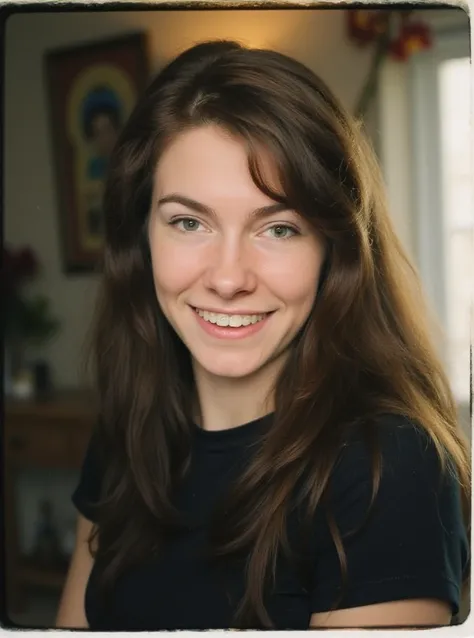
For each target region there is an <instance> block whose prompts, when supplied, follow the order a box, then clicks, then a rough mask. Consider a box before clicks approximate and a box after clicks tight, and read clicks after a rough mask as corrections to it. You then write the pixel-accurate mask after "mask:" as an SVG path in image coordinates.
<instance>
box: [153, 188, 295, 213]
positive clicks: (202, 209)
mask: <svg viewBox="0 0 474 638" xmlns="http://www.w3.org/2000/svg"><path fill="white" fill-rule="evenodd" d="M169 203H175V204H181V205H182V206H185V207H186V208H189V209H191V210H193V211H195V212H196V213H201V214H202V215H209V216H211V217H216V212H215V210H214V209H212V208H211V207H210V206H206V205H205V204H202V203H201V202H197V201H196V200H194V199H191V198H190V197H186V196H185V195H178V194H176V193H173V194H172V195H166V197H162V198H161V199H159V200H158V206H162V205H163V204H169ZM287 210H289V207H288V205H287V204H284V203H280V202H277V203H275V204H269V205H268V206H261V207H260V208H256V209H255V210H253V211H252V212H251V213H250V215H249V217H252V218H253V217H256V218H258V217H267V216H268V215H273V214H275V213H281V212H282V211H287Z"/></svg>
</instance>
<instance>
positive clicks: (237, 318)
mask: <svg viewBox="0 0 474 638" xmlns="http://www.w3.org/2000/svg"><path fill="white" fill-rule="evenodd" d="M194 310H195V311H196V313H197V314H198V315H199V316H200V317H201V318H202V319H204V321H207V322H208V323H212V324H214V325H216V326H221V327H223V328H225V327H231V328H240V327H242V326H250V325H252V324H255V323H258V322H259V321H263V320H264V319H265V318H266V317H267V316H268V313H263V314H258V315H227V314H223V313H215V312H208V311H207V310H201V309H199V308H194Z"/></svg>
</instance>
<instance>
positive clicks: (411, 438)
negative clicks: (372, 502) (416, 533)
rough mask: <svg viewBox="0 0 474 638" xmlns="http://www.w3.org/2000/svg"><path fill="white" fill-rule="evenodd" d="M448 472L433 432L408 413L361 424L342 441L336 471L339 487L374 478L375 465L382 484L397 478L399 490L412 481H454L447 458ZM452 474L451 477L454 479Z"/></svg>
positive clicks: (334, 476) (412, 482) (378, 418)
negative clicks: (431, 434)
mask: <svg viewBox="0 0 474 638" xmlns="http://www.w3.org/2000/svg"><path fill="white" fill-rule="evenodd" d="M446 461H448V462H447V464H446V471H443V465H442V461H441V457H440V455H439V452H438V450H437V448H436V446H435V443H434V441H433V439H432V437H431V436H430V434H429V433H428V432H427V431H426V430H425V429H424V428H423V427H422V426H421V425H419V424H417V423H414V422H413V421H411V420H410V419H408V418H407V417H405V416H402V415H397V414H383V415H381V416H379V417H377V418H375V419H372V420H371V421H370V422H367V423H359V424H358V425H357V426H355V427H354V428H353V429H352V431H350V432H349V433H348V434H347V435H346V438H345V440H344V442H343V444H342V448H341V452H340V455H339V459H338V462H337V463H336V466H335V468H334V472H333V482H334V483H335V486H337V485H340V486H341V487H344V485H345V483H347V481H351V482H353V481H354V480H355V479H359V480H366V479H368V478H369V477H370V479H371V480H372V476H373V472H374V468H375V467H378V468H379V471H380V486H381V487H382V486H388V485H390V484H391V483H393V482H394V481H395V482H396V485H397V486H398V488H399V489H401V488H402V487H403V484H404V483H406V482H409V484H410V486H412V487H413V486H414V485H415V484H417V483H425V482H428V483H432V482H433V481H434V482H439V481H441V480H442V479H443V480H448V481H451V482H452V481H453V479H455V472H454V471H453V467H452V464H450V463H449V459H448V458H447V457H446ZM450 477H451V478H450Z"/></svg>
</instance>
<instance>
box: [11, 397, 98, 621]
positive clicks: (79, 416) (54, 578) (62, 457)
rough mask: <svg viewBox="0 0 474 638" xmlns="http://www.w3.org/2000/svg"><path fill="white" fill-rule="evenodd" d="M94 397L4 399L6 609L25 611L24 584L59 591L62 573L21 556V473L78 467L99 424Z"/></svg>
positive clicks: (63, 575) (62, 577) (62, 580)
mask: <svg viewBox="0 0 474 638" xmlns="http://www.w3.org/2000/svg"><path fill="white" fill-rule="evenodd" d="M96 405H97V404H96V400H95V398H94V396H93V395H92V393H90V392H87V391H81V390H68V391H61V392H58V393H56V394H55V395H54V396H52V397H51V398H50V399H48V400H41V401H38V400H34V399H33V400H14V399H8V398H7V399H6V401H5V422H4V426H5V427H4V436H5V448H4V449H5V459H4V461H5V462H4V471H5V474H4V480H5V528H4V529H5V541H6V543H5V544H6V553H5V556H6V566H5V580H6V583H5V584H6V594H7V611H8V612H14V611H19V610H21V608H22V607H23V591H24V587H25V585H36V586H42V587H56V588H61V587H62V585H63V583H64V578H65V571H64V570H59V571H58V570H49V571H48V570H47V569H45V568H44V567H41V568H39V567H35V565H32V564H31V563H30V562H28V560H27V559H26V558H25V557H23V556H21V553H20V547H19V543H18V520H17V515H16V503H15V482H16V476H17V472H18V471H19V470H24V469H33V468H48V469H51V470H54V469H79V468H80V467H81V464H82V460H83V457H84V454H85V450H86V447H87V444H88V441H89V438H90V435H91V432H92V428H93V426H94V424H95V421H96V414H97V410H96Z"/></svg>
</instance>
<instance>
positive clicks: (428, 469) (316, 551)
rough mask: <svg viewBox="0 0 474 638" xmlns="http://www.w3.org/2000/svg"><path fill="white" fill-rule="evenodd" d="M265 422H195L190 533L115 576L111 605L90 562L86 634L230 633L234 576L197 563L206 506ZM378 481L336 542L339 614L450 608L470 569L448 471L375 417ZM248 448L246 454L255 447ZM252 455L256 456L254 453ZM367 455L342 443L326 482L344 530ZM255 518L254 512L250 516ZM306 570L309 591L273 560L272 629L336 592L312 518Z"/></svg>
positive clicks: (401, 425)
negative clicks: (420, 601)
mask: <svg viewBox="0 0 474 638" xmlns="http://www.w3.org/2000/svg"><path fill="white" fill-rule="evenodd" d="M271 420H272V416H271V415H268V416H266V417H264V418H262V419H258V420H256V421H252V422H251V423H247V424H244V425H242V426H240V427H237V428H234V429H230V430H224V431H218V432H209V431H204V430H201V429H199V428H197V427H195V426H194V428H193V446H192V464H191V469H190V472H189V474H188V476H187V479H186V481H185V483H184V485H183V487H182V489H181V491H180V493H179V498H178V500H177V505H178V508H179V509H180V511H181V512H182V513H183V514H184V515H185V516H186V519H187V520H188V521H190V522H191V523H192V524H191V525H189V532H186V533H184V534H180V535H179V536H178V537H177V538H176V539H175V540H172V541H170V542H169V544H167V546H166V551H164V552H163V554H162V555H160V558H156V559H152V558H150V561H149V562H148V563H147V564H146V565H140V566H137V567H136V568H134V569H133V570H130V571H128V572H127V573H126V574H124V575H123V576H122V577H121V578H120V579H119V581H118V582H117V584H116V586H115V589H114V594H113V597H112V600H111V602H109V603H108V604H107V606H106V607H102V606H101V605H100V604H99V601H98V596H97V583H96V577H97V574H96V570H97V566H95V567H94V568H93V570H92V573H91V576H90V578H89V582H88V585H87V589H86V597H85V609H86V615H87V619H88V622H89V626H90V628H91V629H93V630H102V631H113V630H129V631H133V630H149V631H153V630H159V629H221V628H232V627H235V623H234V622H233V614H234V612H235V609H236V606H235V605H236V603H237V602H238V601H239V600H240V597H241V595H242V594H243V591H244V575H243V572H242V571H241V570H232V569H229V571H228V572H227V574H226V582H223V581H222V572H220V575H219V576H218V575H217V573H216V572H215V571H214V568H213V567H212V566H211V565H210V564H209V562H208V561H207V559H206V558H205V556H206V552H205V551H203V550H204V549H205V548H206V543H207V538H208V536H207V533H208V530H209V520H210V515H211V512H212V509H213V506H214V504H215V503H216V500H217V498H218V497H220V496H221V495H222V494H223V493H224V492H225V489H226V487H227V486H228V485H229V483H230V482H231V481H232V480H233V479H234V478H235V476H236V475H237V474H238V473H239V471H241V469H242V468H243V465H244V463H245V462H246V461H248V456H249V454H251V453H252V444H254V443H255V442H258V438H259V437H261V436H262V433H263V432H264V431H265V429H266V428H267V427H270V426H271ZM378 425H379V426H380V427H379V428H378V431H379V433H380V435H379V441H380V445H381V451H382V478H381V483H380V488H379V492H378V496H377V498H376V500H375V504H374V506H373V511H372V515H371V516H370V518H369V519H368V521H367V523H366V525H365V526H364V527H363V528H362V531H361V532H360V533H358V534H356V535H354V536H353V537H351V538H349V539H348V540H346V541H345V551H346V556H347V570H348V584H347V589H346V594H345V596H344V599H343V600H342V602H341V603H340V605H339V607H340V608H349V607H358V606H363V605H369V604H374V603H381V602H386V601H393V600H401V599H411V598H437V599H441V600H444V601H447V602H448V603H449V604H450V605H451V607H452V610H453V614H456V613H457V612H458V608H459V602H460V586H461V581H462V577H463V574H465V573H466V569H467V566H468V563H469V558H468V543H467V537H466V533H465V530H464V526H463V523H462V514H461V504H460V490H459V486H458V484H457V482H456V479H455V477H453V475H452V473H450V472H447V473H446V474H445V475H443V478H441V473H440V465H439V461H438V457H437V454H436V450H435V448H434V445H433V444H432V443H431V441H430V439H429V437H428V436H427V435H426V434H425V433H424V432H423V431H422V430H421V429H419V428H417V427H416V426H414V425H413V424H411V423H410V422H408V421H407V420H405V419H403V418H402V417H398V416H394V415H386V416H384V417H380V419H379V423H378ZM254 447H255V446H254ZM253 449H254V448H253ZM100 482H101V471H100V466H99V464H98V463H97V457H96V454H95V450H94V446H93V445H92V444H91V445H90V446H89V450H88V452H87V455H86V458H85V461H84V465H83V469H82V475H81V479H80V483H79V485H78V487H77V489H76V491H75V492H74V494H73V502H74V504H75V506H76V507H77V509H78V510H79V511H80V512H81V513H82V514H83V515H84V516H85V517H87V518H89V519H91V520H93V516H92V513H91V509H90V507H89V504H90V503H94V502H95V501H96V500H97V499H98V496H99V491H100ZM371 490H372V481H371V465H370V452H369V450H368V449H366V446H365V444H364V443H363V440H362V437H359V436H357V435H355V436H353V437H351V440H350V441H348V442H347V444H346V445H345V446H344V448H343V451H342V454H341V457H340V459H339V461H338V463H337V464H336V467H335V469H334V471H333V474H332V477H331V494H332V501H331V502H332V508H333V512H334V515H335V519H336V522H337V524H338V526H339V530H340V532H341V533H342V534H345V532H348V531H349V530H352V529H353V528H354V527H356V526H357V525H359V524H360V522H361V521H362V520H363V519H364V517H365V514H366V512H367V507H368V505H369V502H370V498H371ZM255 515H256V516H257V515H258V512H256V513H255ZM299 520H300V519H299V518H297V517H295V516H293V515H291V514H290V515H289V517H288V523H287V525H288V537H289V539H290V543H291V542H292V541H293V542H297V539H298V538H299V536H298V534H299V529H298V525H299V524H300V523H299ZM308 556H310V559H308V560H309V563H308V565H307V567H308V569H309V572H310V575H311V583H312V585H311V587H307V585H303V583H302V582H301V581H302V579H301V578H300V576H301V573H300V572H298V571H297V570H295V569H294V567H293V564H292V563H291V564H290V563H288V562H287V561H286V560H284V559H282V560H279V561H278V564H277V576H276V583H275V587H274V589H273V590H272V592H267V595H266V597H265V601H266V609H267V611H268V613H269V615H270V617H271V619H272V621H273V623H274V625H275V628H276V629H307V628H308V626H309V620H310V616H311V614H312V613H314V612H321V611H327V610H329V609H330V608H331V607H332V605H333V604H334V602H335V601H336V600H337V599H338V597H339V595H340V589H339V588H340V585H341V573H340V566H339V559H338V554H337V551H336V549H335V547H334V544H333V542H332V540H331V535H330V532H329V529H328V525H327V521H326V516H325V515H324V514H323V512H322V511H318V510H317V511H316V513H315V516H314V521H313V525H312V533H311V540H310V551H309V553H308Z"/></svg>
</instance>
